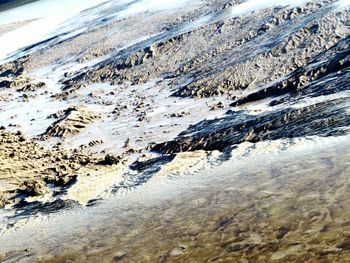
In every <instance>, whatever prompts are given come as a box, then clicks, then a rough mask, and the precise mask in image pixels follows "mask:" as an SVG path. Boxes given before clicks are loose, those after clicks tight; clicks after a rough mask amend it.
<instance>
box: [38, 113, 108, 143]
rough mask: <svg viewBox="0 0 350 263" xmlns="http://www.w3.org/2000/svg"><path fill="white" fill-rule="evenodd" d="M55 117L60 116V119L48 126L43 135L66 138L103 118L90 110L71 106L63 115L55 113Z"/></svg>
mask: <svg viewBox="0 0 350 263" xmlns="http://www.w3.org/2000/svg"><path fill="white" fill-rule="evenodd" d="M53 117H58V120H57V121H55V122H54V123H53V124H51V125H50V127H48V128H47V130H46V131H45V133H44V134H42V137H45V136H51V137H62V138H66V137H69V136H72V135H74V134H77V133H79V132H80V131H81V130H82V129H84V128H86V126H87V125H88V124H90V123H93V122H94V121H96V120H98V119H100V118H101V116H100V115H99V114H95V113H93V112H89V111H87V110H85V109H83V108H79V107H70V108H68V109H66V110H65V111H63V114H62V115H61V116H59V114H58V113H57V114H55V115H53Z"/></svg>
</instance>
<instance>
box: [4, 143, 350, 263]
mask: <svg viewBox="0 0 350 263" xmlns="http://www.w3.org/2000/svg"><path fill="white" fill-rule="evenodd" d="M349 146H350V140H349V138H339V139H332V140H331V141H328V142H327V143H322V142H318V143H314V142H309V143H304V145H302V146H300V147H294V148H293V147H292V149H287V150H284V151H282V152H278V153H269V154H254V155H251V156H250V157H246V158H243V159H241V160H230V161H227V162H226V163H224V164H222V165H220V166H217V167H214V168H211V169H210V170H209V171H208V172H207V173H204V172H203V173H198V174H195V175H192V176H183V177H181V178H173V179H171V180H167V181H166V182H161V183H155V184H151V185H150V186H146V187H144V188H142V190H136V191H135V192H134V193H130V194H128V195H126V196H121V197H118V198H116V199H114V200H111V201H109V202H106V203H104V204H101V205H100V206H97V207H92V208H89V209H86V210H83V211H80V212H77V211H74V212H72V213H64V214H62V215H59V216H56V217H55V218H52V219H46V220H43V221H40V222H36V223H32V224H29V223H28V224H27V226H25V227H23V229H22V230H19V231H16V232H14V233H13V234H12V235H9V236H3V237H1V238H0V242H1V243H2V244H4V245H3V248H2V249H0V251H3V252H4V251H5V252H7V255H6V256H5V254H4V256H3V259H4V260H5V259H6V262H33V261H36V262H350V198H349V193H350V148H349ZM11 236H12V238H13V239H10V237H11ZM6 238H7V240H8V242H4V239H6ZM6 246H7V247H6ZM25 249H26V250H27V251H24V250H25ZM10 251H11V252H10ZM0 255H1V254H0Z"/></svg>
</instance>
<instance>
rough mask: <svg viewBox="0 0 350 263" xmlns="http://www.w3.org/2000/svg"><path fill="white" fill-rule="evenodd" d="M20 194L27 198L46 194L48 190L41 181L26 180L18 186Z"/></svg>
mask: <svg viewBox="0 0 350 263" xmlns="http://www.w3.org/2000/svg"><path fill="white" fill-rule="evenodd" d="M20 192H22V193H25V194H27V195H28V196H40V195H45V194H46V193H48V188H47V186H46V184H45V183H44V182H43V181H35V180H27V181H24V182H23V184H22V185H21V186H20Z"/></svg>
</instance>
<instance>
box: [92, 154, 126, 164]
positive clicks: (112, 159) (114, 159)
mask: <svg viewBox="0 0 350 263" xmlns="http://www.w3.org/2000/svg"><path fill="white" fill-rule="evenodd" d="M122 160H123V157H121V156H113V155H111V154H107V155H106V156H105V158H104V160H102V161H100V162H99V163H98V164H99V165H117V164H119V163H120V162H121V161H122Z"/></svg>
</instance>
